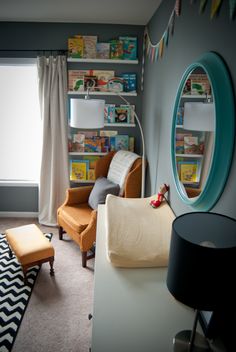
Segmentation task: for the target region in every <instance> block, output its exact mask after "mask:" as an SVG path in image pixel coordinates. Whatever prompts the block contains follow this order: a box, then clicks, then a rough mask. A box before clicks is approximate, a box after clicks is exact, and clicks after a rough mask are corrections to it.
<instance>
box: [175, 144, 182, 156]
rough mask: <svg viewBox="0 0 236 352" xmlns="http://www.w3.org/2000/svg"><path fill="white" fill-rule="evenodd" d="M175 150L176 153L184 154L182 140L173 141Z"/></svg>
mask: <svg viewBox="0 0 236 352" xmlns="http://www.w3.org/2000/svg"><path fill="white" fill-rule="evenodd" d="M175 152H176V154H184V141H176V142H175Z"/></svg>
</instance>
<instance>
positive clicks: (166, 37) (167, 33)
mask: <svg viewBox="0 0 236 352" xmlns="http://www.w3.org/2000/svg"><path fill="white" fill-rule="evenodd" d="M164 40H165V46H168V41H169V27H168V28H167V30H166V31H165V33H164Z"/></svg>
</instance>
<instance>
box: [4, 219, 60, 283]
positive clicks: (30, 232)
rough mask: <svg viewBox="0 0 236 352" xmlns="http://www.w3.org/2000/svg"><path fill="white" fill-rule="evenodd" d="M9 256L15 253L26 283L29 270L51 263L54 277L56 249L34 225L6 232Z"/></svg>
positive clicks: (51, 272) (51, 271)
mask: <svg viewBox="0 0 236 352" xmlns="http://www.w3.org/2000/svg"><path fill="white" fill-rule="evenodd" d="M6 238H7V241H8V245H9V254H10V257H12V251H13V252H14V253H15V255H16V257H17V259H18V261H19V263H20V264H21V266H22V270H23V274H24V282H25V283H27V277H26V272H27V270H28V268H30V267H32V266H35V265H41V264H42V263H45V262H49V264H50V274H51V275H54V270H53V262H54V248H53V246H52V244H51V243H50V242H49V241H48V239H47V238H46V237H45V236H44V234H43V233H42V231H40V229H39V228H38V227H37V226H36V225H34V224H30V225H25V226H20V227H15V228H12V229H8V230H6Z"/></svg>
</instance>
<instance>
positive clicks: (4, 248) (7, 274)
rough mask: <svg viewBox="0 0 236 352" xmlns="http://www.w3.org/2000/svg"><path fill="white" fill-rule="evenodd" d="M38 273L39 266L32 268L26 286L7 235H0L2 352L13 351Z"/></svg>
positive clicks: (0, 332)
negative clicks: (10, 250)
mask: <svg viewBox="0 0 236 352" xmlns="http://www.w3.org/2000/svg"><path fill="white" fill-rule="evenodd" d="M45 236H46V237H47V238H48V239H49V240H51V238H52V234H46V235H45ZM38 272H39V266H34V267H32V268H30V269H29V270H28V272H27V280H28V284H27V285H25V284H24V281H23V272H22V270H21V266H20V264H19V263H18V261H17V259H16V257H15V256H13V257H12V258H10V257H9V248H8V244H7V241H6V239H5V235H3V234H0V352H9V351H11V349H12V346H13V343H14V341H15V338H16V334H17V331H18V329H19V327H20V323H21V321H22V318H23V315H24V312H25V309H26V307H27V304H28V301H29V298H30V295H31V292H32V289H33V286H34V283H35V279H36V277H37V275H38Z"/></svg>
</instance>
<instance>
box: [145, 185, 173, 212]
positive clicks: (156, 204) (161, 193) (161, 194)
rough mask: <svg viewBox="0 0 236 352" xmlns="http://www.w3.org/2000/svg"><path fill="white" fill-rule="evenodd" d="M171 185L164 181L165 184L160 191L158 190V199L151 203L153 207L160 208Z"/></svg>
mask: <svg viewBox="0 0 236 352" xmlns="http://www.w3.org/2000/svg"><path fill="white" fill-rule="evenodd" d="M169 188H170V187H169V186H168V185H166V184H165V183H163V185H161V186H160V188H159V191H158V194H157V199H156V200H152V201H151V202H150V205H151V206H152V207H153V208H158V207H159V206H160V204H161V202H162V200H163V198H164V194H165V193H166V192H168V191H169Z"/></svg>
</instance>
